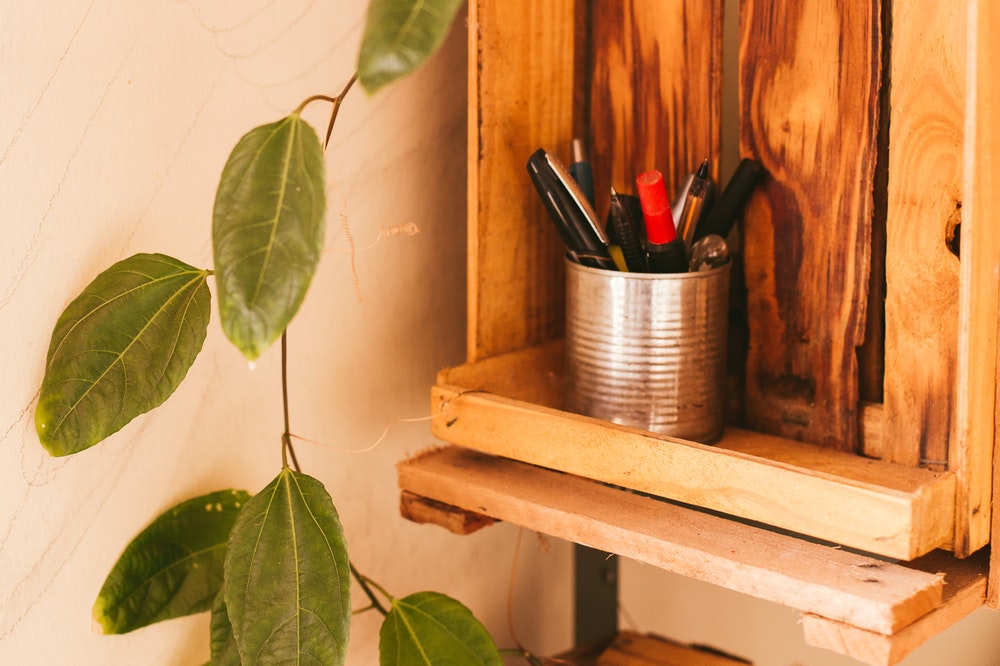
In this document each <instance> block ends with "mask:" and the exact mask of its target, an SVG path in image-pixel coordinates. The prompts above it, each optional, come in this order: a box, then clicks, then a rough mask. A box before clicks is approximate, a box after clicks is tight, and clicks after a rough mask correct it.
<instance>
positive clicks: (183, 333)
mask: <svg viewBox="0 0 1000 666" xmlns="http://www.w3.org/2000/svg"><path fill="white" fill-rule="evenodd" d="M207 275H208V271H206V270H202V269H197V268H193V267H191V266H188V265H187V264H185V263H183V262H180V261H178V260H176V259H173V258H171V257H167V256H164V255H162V254H137V255H134V256H132V257H129V258H128V259H125V260H123V261H120V262H118V263H117V264H115V265H114V266H112V267H111V268H109V269H107V270H106V271H104V272H103V273H101V274H100V275H98V276H97V277H96V278H95V279H94V281H93V282H91V283H90V284H89V285H88V286H87V288H86V289H84V290H83V292H82V293H81V294H80V295H79V296H77V297H76V299H74V300H73V302H72V303H70V304H69V305H68V306H66V309H65V310H64V311H63V313H62V315H61V316H60V317H59V320H58V321H57V322H56V326H55V330H54V331H53V333H52V341H51V342H50V343H49V352H48V359H47V361H46V365H45V377H44V378H43V380H42V388H41V392H40V394H39V398H38V406H37V407H36V408H35V428H36V430H37V431H38V437H39V439H40V440H41V442H42V446H44V447H45V449H46V450H47V451H48V452H49V453H51V454H52V455H54V456H63V455H68V454H70V453H77V452H78V451H82V450H84V449H86V448H89V447H91V446H93V445H94V444H97V443H98V442H100V441H101V440H102V439H104V438H105V437H108V436H109V435H111V434H113V433H115V432H117V431H118V430H120V429H121V428H123V427H124V426H125V425H126V424H127V423H128V422H129V421H131V420H132V419H133V418H135V417H136V416H138V415H140V414H143V413H145V412H148V411H149V410H151V409H153V408H155V407H157V406H159V405H160V404H162V403H163V401H165V400H166V399H167V398H168V397H170V394H171V393H173V392H174V389H176V388H177V385H178V384H180V383H181V380H183V379H184V376H185V375H186V374H187V371H188V369H189V368H190V367H191V364H192V363H193V362H194V359H195V357H196V356H197V355H198V352H199V351H201V346H202V344H203V343H204V341H205V335H206V332H207V329H208V319H209V315H210V312H211V296H210V294H209V291H208V286H207V285H206V284H205V280H206V277H207Z"/></svg>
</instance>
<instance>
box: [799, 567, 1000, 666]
mask: <svg viewBox="0 0 1000 666" xmlns="http://www.w3.org/2000/svg"><path fill="white" fill-rule="evenodd" d="M987 559H988V556H987V555H986V554H985V553H979V554H977V555H975V556H973V557H970V558H968V559H966V560H956V559H952V560H951V562H950V565H949V564H948V563H946V562H945V561H942V564H945V567H944V568H945V569H946V570H945V572H944V575H945V587H944V596H943V602H942V604H941V606H939V607H938V608H936V609H935V610H933V611H931V612H930V613H928V614H927V615H925V616H923V617H921V618H920V619H918V620H917V621H916V622H914V623H912V624H910V625H908V626H906V627H903V628H902V629H900V630H899V631H897V632H895V633H894V634H892V635H884V634H880V633H877V632H872V631H866V630H863V629H859V628H857V627H852V626H849V625H846V624H844V623H842V622H837V621H835V620H830V619H828V618H825V617H821V616H819V615H815V614H811V613H804V614H803V616H802V628H803V633H804V635H805V639H806V643H808V644H809V645H812V646H814V647H819V648H824V649H827V650H832V651H834V652H839V653H841V654H844V655H847V656H849V657H853V658H855V659H858V660H859V661H862V662H864V663H866V664H870V665H871V666H892V664H896V663H898V662H899V661H900V660H902V659H903V658H904V657H906V656H907V655H908V654H910V653H912V652H913V651H914V650H916V649H917V648H918V647H920V646H921V645H923V644H924V643H925V642H927V641H928V640H930V639H931V638H933V637H934V636H936V635H937V634H939V633H941V632H942V631H944V630H945V629H947V628H948V627H950V626H952V625H953V624H955V623H956V622H958V621H959V620H961V619H962V618H964V617H966V616H967V615H969V614H970V613H972V612H973V611H975V610H976V609H978V608H980V607H981V606H982V605H983V602H984V600H985V595H986V571H987Z"/></svg>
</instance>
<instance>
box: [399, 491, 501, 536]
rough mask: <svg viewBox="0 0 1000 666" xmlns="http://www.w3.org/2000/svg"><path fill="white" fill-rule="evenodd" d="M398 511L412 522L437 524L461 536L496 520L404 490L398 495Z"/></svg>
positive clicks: (487, 525)
mask: <svg viewBox="0 0 1000 666" xmlns="http://www.w3.org/2000/svg"><path fill="white" fill-rule="evenodd" d="M399 513H400V515H401V516H403V518H406V519H407V520H410V521H412V522H414V523H418V524H425V523H430V524H432V525H438V526H440V527H443V528H445V529H446V530H448V531H449V532H451V533H452V534H459V535H461V536H465V535H468V534H472V533H473V532H478V531H479V530H481V529H483V528H484V527H489V526H490V525H492V524H493V523H495V522H496V520H494V519H493V518H490V517H489V516H484V515H482V514H481V513H476V512H475V511H466V510H465V509H459V508H458V507H454V506H451V505H450V504H445V503H443V502H438V501H436V500H433V499H430V498H427V497H421V496H420V495H414V494H413V493H410V492H407V491H405V490H404V491H403V492H402V493H400V496H399Z"/></svg>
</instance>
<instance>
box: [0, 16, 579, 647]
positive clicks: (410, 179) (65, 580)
mask: <svg viewBox="0 0 1000 666" xmlns="http://www.w3.org/2000/svg"><path fill="white" fill-rule="evenodd" d="M363 4H364V3H361V2H358V1H357V0H326V1H324V2H312V1H309V0H290V1H289V2H281V3H272V2H261V1H257V0H255V1H252V2H221V3H220V2H194V1H191V0H187V1H183V2H181V1H177V2H153V3H138V2H93V1H88V0H81V1H76V2H64V3H59V8H58V9H53V8H52V7H51V6H49V5H48V4H47V3H14V2H6V3H2V4H0V84H2V85H0V89H2V91H3V93H2V96H0V201H2V202H3V205H2V210H3V214H2V222H0V224H2V229H3V240H2V242H0V333H2V338H3V340H5V345H4V347H3V349H2V351H0V377H2V379H3V383H2V385H0V663H2V664H42V665H46V666H48V665H49V664H84V665H85V664H94V665H97V664H100V665H102V666H104V665H107V664H163V665H185V666H192V665H194V664H200V663H203V662H204V661H206V660H207V659H208V648H207V645H208V617H207V616H206V615H202V616H198V617H195V618H190V619H183V620H176V621H172V622H169V623H164V624H161V625H158V626H154V627H150V628H147V629H143V630H140V631H137V632H134V633H133V634H130V635H127V636H121V637H102V636H98V635H96V634H94V633H93V632H92V631H91V626H90V624H91V623H90V608H91V604H92V603H93V600H94V597H95V596H96V594H97V591H98V589H99V588H100V585H101V583H102V581H103V579H104V576H105V574H106V573H107V571H108V569H109V568H110V567H111V565H112V564H113V562H114V561H115V559H116V558H117V556H118V554H119V553H120V551H121V548H122V547H123V546H124V545H125V544H126V543H127V541H128V540H129V539H130V538H131V537H132V536H133V535H134V534H135V533H136V532H137V531H138V530H139V529H141V528H142V527H143V526H144V525H145V524H146V523H147V522H148V521H149V520H150V519H151V518H152V517H153V516H154V515H156V514H157V513H159V512H160V511H162V510H163V509H165V508H166V507H168V506H170V505H172V504H173V503H175V502H177V501H180V500H183V499H185V498H188V497H191V496H194V495H197V494H200V493H203V492H207V491H210V490H213V489H217V488H223V487H233V486H235V487H244V488H247V489H249V490H252V491H256V490H259V489H260V488H261V487H262V486H263V485H265V484H266V483H267V482H268V481H269V480H270V479H271V478H272V477H273V476H274V475H275V474H276V473H277V472H278V469H279V465H280V457H279V440H278V437H279V435H280V433H281V428H282V423H281V412H280V406H281V403H280V393H279V364H278V361H279V355H278V350H277V349H273V350H271V351H270V352H268V353H266V354H265V355H264V356H263V357H262V358H261V359H260V360H259V362H258V363H257V366H256V368H255V369H254V370H253V371H251V370H250V369H249V368H248V367H247V363H246V362H245V361H244V360H243V359H242V357H241V355H240V354H239V353H238V352H237V351H235V350H234V349H233V348H232V347H230V346H229V345H228V343H227V342H226V341H225V340H224V337H223V336H222V334H221V331H220V330H219V329H218V325H217V322H216V321H214V320H215V319H217V316H216V313H215V312H213V323H212V326H211V329H210V332H209V340H208V342H207V343H206V346H205V349H204V351H203V352H202V354H201V356H200V357H199V359H198V361H197V362H196V364H195V366H194V368H193V369H192V371H191V373H190V374H189V376H188V378H187V380H186V381H185V382H184V383H183V384H182V385H181V387H180V389H179V390H178V392H177V393H176V394H175V395H174V396H173V397H172V398H171V399H170V400H169V401H168V402H167V403H166V404H165V405H164V406H163V407H161V408H160V409H159V410H157V411H155V412H153V413H152V414H149V415H147V416H144V417H140V418H138V419H136V420H135V421H134V422H133V423H132V424H130V425H129V426H128V427H126V428H125V429H124V430H123V431H121V432H120V433H118V434H117V435H115V436H113V437H112V438H110V439H109V440H107V441H106V442H104V443H103V444H101V445H99V446H97V447H95V448H93V449H91V450H89V451H87V452H84V453H82V454H79V455H77V456H74V457H71V458H67V459H54V458H50V457H48V456H47V455H46V454H45V453H44V452H43V451H42V449H41V448H40V446H39V444H38V440H37V437H36V436H35V434H34V426H33V421H32V414H33V407H34V400H35V398H36V394H37V389H38V386H39V383H40V381H41V376H42V369H43V363H44V357H45V352H46V349H47V346H48V340H49V335H50V333H51V330H52V326H53V324H54V323H55V320H56V318H57V317H58V315H59V312H60V311H61V309H62V308H63V307H64V306H65V305H66V303H67V302H68V301H69V299H71V298H72V297H73V296H75V295H76V293H78V292H79V290H80V289H81V288H82V287H83V286H84V285H85V284H86V283H87V282H89V281H90V279H92V278H93V277H94V275H96V273H97V272H99V271H100V270H102V269H103V268H105V267H106V266H107V265H109V264H110V263H112V262H114V261H116V260H119V259H121V258H124V257H126V256H128V255H130V254H132V253H134V252H140V251H145V252H149V251H154V252H156V251H158V252H165V253H168V254H172V255H174V256H176V257H178V258H179V259H182V260H184V261H187V262H189V263H192V264H195V265H199V266H209V265H210V263H211V245H210V233H211V232H210V229H211V211H212V202H213V197H214V193H215V187H216V183H217V182H218V175H219V172H220V170H221V168H222V165H223V164H224V162H225V160H226V158H227V156H228V153H229V151H230V149H231V148H232V146H233V145H234V144H235V142H236V141H237V140H238V139H239V137H240V136H241V135H242V134H243V133H244V132H246V131H247V130H249V129H250V128H252V127H253V126H255V125H258V124H261V123H265V122H270V121H272V120H276V119H277V118H279V117H281V116H283V115H285V114H287V113H288V112H290V111H291V110H292V109H294V108H295V106H296V105H297V104H298V103H299V102H300V101H301V100H302V99H304V98H305V97H306V96H308V95H311V94H313V93H319V92H322V93H336V92H338V91H339V90H340V87H341V86H342V85H343V83H344V82H345V81H346V80H347V78H348V77H349V75H350V72H351V70H352V68H353V63H354V58H355V54H356V49H357V43H358V37H359V33H360V29H361V21H362V8H363ZM464 72H465V41H464V35H463V30H462V29H461V26H460V27H459V29H458V30H457V31H455V33H454V34H453V35H452V38H451V40H450V41H449V43H448V45H447V48H446V50H445V52H444V53H442V54H441V56H440V57H439V58H437V59H435V60H434V62H433V63H432V64H431V65H430V66H429V67H428V68H426V69H424V70H422V71H421V72H420V73H419V74H418V75H417V76H416V77H415V78H412V79H410V80H408V81H405V82H403V83H402V84H400V85H397V86H394V87H393V88H391V89H389V90H386V91H385V92H383V93H380V94H379V95H377V96H375V97H374V98H371V99H368V98H367V97H366V96H365V94H364V93H363V92H362V91H361V90H360V89H358V90H355V91H354V92H353V93H352V94H351V97H350V98H349V99H348V102H347V103H346V104H345V106H344V108H343V110H342V113H341V116H340V120H339V122H338V127H337V129H336V130H335V133H334V138H333V142H332V146H331V149H330V151H329V153H328V183H329V190H328V191H329V201H330V205H329V207H330V212H329V215H328V233H327V239H326V242H327V248H328V252H327V254H326V255H325V257H324V259H323V261H322V263H321V266H320V269H319V272H318V274H317V276H316V278H315V281H314V283H313V287H312V289H311V291H310V294H309V296H308V298H307V300H306V302H305V304H304V306H303V309H302V311H301V313H300V316H299V318H298V319H297V321H295V322H294V323H293V325H292V327H291V329H290V332H289V341H290V376H291V381H292V389H291V401H292V428H293V430H294V431H295V432H296V433H299V434H301V435H303V436H306V437H309V438H311V439H314V440H316V441H318V442H320V443H321V444H318V445H313V444H305V443H300V444H299V445H298V447H297V449H298V453H299V457H300V459H301V461H302V464H303V467H304V469H305V471H306V472H308V473H310V474H312V475H314V476H316V477H318V478H320V479H321V480H322V481H324V483H326V485H327V487H328V489H329V490H330V492H331V494H332V495H333V498H334V501H335V503H336V504H337V506H338V508H339V510H340V512H341V516H342V519H343V522H344V524H345V529H346V532H347V536H348V540H349V546H350V552H351V556H352V559H353V560H355V562H356V563H357V565H358V566H359V567H360V568H361V569H362V570H364V571H365V572H366V573H367V574H368V575H370V576H371V577H373V578H375V579H376V580H378V581H379V582H380V583H382V584H383V585H384V586H385V587H387V588H388V589H389V590H390V591H391V592H393V593H395V594H397V595H400V596H402V595H405V594H408V593H410V592H414V591H417V590H421V589H436V590H439V591H442V592H445V593H448V594H451V595H453V596H455V597H457V598H459V599H461V600H462V601H464V602H465V603H467V604H468V605H469V606H470V607H472V608H473V610H474V611H475V612H476V613H477V614H478V615H479V616H480V617H481V618H482V619H483V620H484V621H485V622H486V623H487V625H488V627H489V628H490V629H491V631H492V632H493V634H494V636H495V637H496V638H497V640H498V642H499V643H500V644H501V646H506V647H510V646H511V645H512V644H513V642H512V640H511V639H510V637H509V634H508V632H507V619H506V604H507V587H508V578H509V573H510V567H511V561H512V557H513V553H514V545H515V537H516V530H515V529H514V528H513V527H511V526H505V525H499V526H496V527H493V528H490V529H488V530H486V531H484V532H482V533H481V534H479V535H476V536H474V537H470V538H460V537H455V536H452V535H450V534H448V533H447V532H445V531H443V530H441V529H440V528H436V527H429V526H417V525H413V524H411V523H408V522H406V521H404V520H402V519H401V518H400V517H399V516H398V510H397V506H396V505H397V501H398V493H397V490H396V483H395V468H394V464H395V463H396V461H398V460H400V459H401V458H403V457H405V456H406V455H408V454H412V453H416V452H418V451H420V450H421V449H423V448H425V447H427V446H429V445H431V444H432V439H431V436H430V434H429V427H428V424H427V423H426V422H425V421H417V422H401V423H396V424H395V425H393V426H392V428H391V429H390V430H389V432H388V434H387V435H386V437H385V439H384V440H383V441H382V443H381V444H380V445H379V446H378V447H377V448H376V449H375V450H374V451H372V452H369V453H364V454H356V453H348V452H346V451H349V450H351V449H361V448H365V447H368V446H370V445H371V444H373V443H374V442H376V441H377V440H378V439H379V437H380V436H381V435H382V433H383V430H384V429H385V428H386V426H387V425H389V424H390V423H393V422H394V420H396V419H409V418H420V417H425V416H427V415H428V413H429V386H430V384H431V383H432V382H433V379H434V373H435V372H436V371H437V370H438V369H439V368H441V367H443V366H445V365H447V364H454V363H458V362H461V361H462V360H463V358H464V330H465V327H464V321H465V302H464V294H465V289H464V280H465V260H464V258H465V245H464V242H465V232H464V218H465V209H464V205H465V204H464V202H465V194H464V192H465V100H464V85H465V84H464V81H465V73H464ZM328 113H329V107H328V106H326V105H323V104H316V105H314V106H311V107H310V108H309V110H308V111H307V113H306V114H305V115H306V118H307V120H309V121H310V122H311V123H312V124H313V125H314V126H316V127H322V126H325V122H326V119H327V115H328ZM342 216H346V218H347V220H348V221H349V222H350V228H351V231H352V232H353V236H354V238H355V240H356V242H357V244H358V246H359V247H361V246H369V245H371V244H372V243H375V241H376V239H377V238H378V236H379V230H380V228H382V227H386V228H388V227H393V226H395V225H401V224H410V223H412V224H415V225H416V226H417V227H418V228H419V231H420V232H419V233H418V234H416V235H414V236H395V237H392V238H389V239H386V240H381V241H378V242H377V243H375V244H374V246H372V247H370V248H369V249H363V250H360V251H359V252H358V254H357V275H358V280H359V283H360V289H361V293H362V295H363V297H364V301H363V302H361V303H359V302H358V301H357V298H356V293H355V287H354V284H353V279H352V274H351V270H350V256H349V254H347V253H345V252H344V251H343V250H344V248H346V247H347V242H346V239H345V235H344V233H343V231H342V227H341V219H342ZM569 553H570V549H569V547H568V546H567V545H566V544H560V543H557V542H551V541H548V542H541V541H540V540H538V539H536V538H534V537H531V538H526V539H525V540H524V543H523V546H522V558H523V559H522V566H521V569H520V572H521V573H520V574H519V581H518V582H519V587H518V593H517V602H518V603H517V608H518V610H517V616H516V622H517V626H518V628H519V634H520V638H521V640H522V641H524V642H525V643H526V644H528V645H529V646H530V647H532V648H534V649H537V650H539V651H540V652H552V651H555V650H557V649H559V648H562V647H565V646H566V645H568V642H569V640H570V638H569V617H570V608H569V602H568V599H569V594H570V586H569V583H570V581H569V573H568V566H569ZM543 582H544V586H543ZM540 589H544V593H539V590H540ZM361 603H362V598H361V597H360V596H358V597H357V604H356V605H361ZM377 629H378V621H377V616H374V615H372V614H366V615H363V616H360V617H358V618H357V619H356V620H355V621H354V624H353V636H352V643H351V651H350V658H349V663H351V664H363V665H368V664H374V663H377V657H376V643H377Z"/></svg>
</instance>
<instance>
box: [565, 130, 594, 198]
mask: <svg viewBox="0 0 1000 666" xmlns="http://www.w3.org/2000/svg"><path fill="white" fill-rule="evenodd" d="M569 175H571V176H573V180H575V181H576V182H577V184H578V185H579V186H580V189H581V190H583V193H584V194H585V195H587V201H589V202H590V205H591V206H593V205H594V171H593V169H591V168H590V162H588V161H587V151H586V150H585V149H584V147H583V140H582V139H573V161H572V162H571V163H570V165H569Z"/></svg>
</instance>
